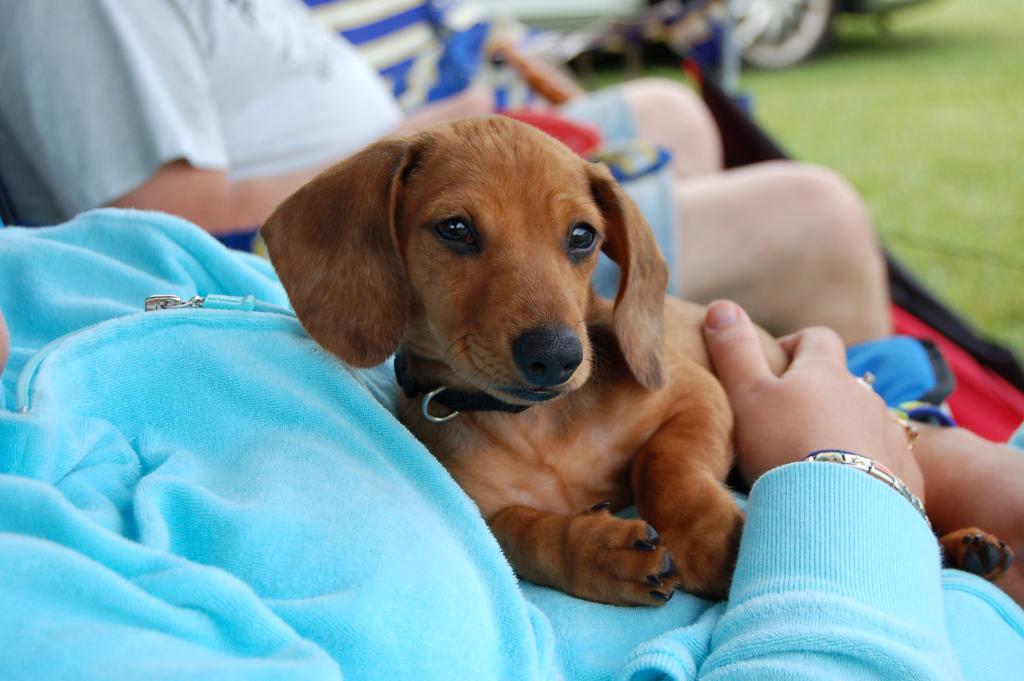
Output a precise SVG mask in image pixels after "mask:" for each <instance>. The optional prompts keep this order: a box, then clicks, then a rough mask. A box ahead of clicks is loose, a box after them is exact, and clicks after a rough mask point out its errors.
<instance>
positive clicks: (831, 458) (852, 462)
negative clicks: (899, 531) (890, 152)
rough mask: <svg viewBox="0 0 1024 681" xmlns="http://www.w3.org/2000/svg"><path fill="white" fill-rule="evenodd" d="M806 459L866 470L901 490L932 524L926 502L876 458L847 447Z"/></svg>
mask: <svg viewBox="0 0 1024 681" xmlns="http://www.w3.org/2000/svg"><path fill="white" fill-rule="evenodd" d="M803 460H804V461H823V462H825V463H838V464H842V465H844V466H851V467H853V468H856V469H857V470H859V471H864V472H865V473H867V474H868V475H870V476H871V477H873V478H875V479H876V480H881V481H882V482H884V483H885V484H886V485H888V486H889V487H892V488H893V489H894V490H896V491H897V492H899V494H900V496H902V497H903V498H904V499H906V500H907V501H909V502H910V505H911V506H913V507H914V508H915V509H916V510H917V512H918V513H920V514H921V517H922V518H924V521H925V522H926V523H928V527H929V528H930V527H931V526H932V524H931V521H929V520H928V514H927V513H925V511H924V504H923V503H921V500H920V499H918V498H917V496H916V495H915V494H914V493H913V492H911V491H910V488H909V487H907V485H906V483H904V482H903V481H902V480H900V479H899V478H898V477H896V475H895V474H894V473H893V472H892V471H890V470H889V469H888V468H886V467H885V466H883V465H882V464H880V463H878V462H877V461H875V460H874V459H869V458H868V457H866V456H861V455H860V454H854V453H853V452H848V451H846V450H845V449H819V450H817V451H814V452H811V453H810V454H808V455H807V456H805V457H804V459H803Z"/></svg>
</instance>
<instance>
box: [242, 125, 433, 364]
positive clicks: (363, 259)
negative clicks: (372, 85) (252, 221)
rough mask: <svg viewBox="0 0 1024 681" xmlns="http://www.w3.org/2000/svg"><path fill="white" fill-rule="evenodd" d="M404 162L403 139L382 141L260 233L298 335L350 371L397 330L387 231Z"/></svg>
mask: <svg viewBox="0 0 1024 681" xmlns="http://www.w3.org/2000/svg"><path fill="white" fill-rule="evenodd" d="M413 156H414V154H413V151H412V143H411V142H410V141H409V140H408V139H406V138H403V137H390V138H385V139H383V140H381V141H379V142H377V143H376V144H373V145H371V146H369V147H367V148H366V149H364V150H362V151H360V152H358V153H356V154H355V155H353V156H350V157H348V158H347V159H345V160H344V161H341V162H340V163H338V164H337V165H334V166H332V167H330V168H328V169H327V170H325V171H324V172H322V173H320V174H319V175H318V176H316V177H315V178H313V180H311V181H310V182H309V183H307V184H306V185H305V186H303V187H302V188H300V189H299V190H298V191H297V192H295V193H294V194H292V195H291V196H290V197H289V198H288V199H286V200H285V202H284V203H282V204H281V205H280V206H278V207H277V209H276V210H275V211H274V213H273V215H271V216H270V218H269V219H268V220H267V222H266V223H264V225H263V227H262V228H261V229H260V233H261V234H262V236H263V239H264V240H265V241H266V243H267V250H268V251H269V253H270V258H271V261H272V262H273V264H274V268H275V269H276V270H277V274H278V276H279V277H280V278H281V283H282V284H283V285H284V288H285V290H286V291H287V292H288V298H289V300H290V301H291V303H292V307H293V308H295V314H296V315H297V316H298V318H299V320H300V321H301V322H302V325H303V326H304V327H305V328H306V331H308V332H309V335H310V336H312V338H313V339H314V340H315V341H317V342H318V343H319V344H320V345H322V346H323V347H325V348H326V349H327V350H329V351H330V352H332V353H333V354H335V355H337V356H338V357H340V358H341V359H342V360H344V361H346V362H348V363H349V364H352V365H354V366H357V367H370V366H374V365H376V364H379V363H380V362H382V361H384V360H385V359H387V357H388V356H389V355H391V353H393V352H394V351H395V348H397V347H398V343H399V341H400V340H401V337H402V333H403V331H404V330H405V324H406V319H407V315H408V309H407V308H408V305H409V286H408V282H407V280H406V276H405V269H404V267H403V266H402V259H401V256H400V254H399V249H398V234H397V227H396V224H395V221H396V208H397V203H398V197H399V193H400V191H401V184H402V178H403V176H404V174H405V173H406V170H407V169H408V168H409V167H410V165H411V164H412V163H413V162H414V161H413Z"/></svg>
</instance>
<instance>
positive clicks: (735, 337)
mask: <svg viewBox="0 0 1024 681" xmlns="http://www.w3.org/2000/svg"><path fill="white" fill-rule="evenodd" d="M704 341H705V343H706V344H707V348H708V354H709V355H710V356H711V363H712V364H713V365H714V367H715V373H716V374H717V375H718V380H719V381H721V383H722V385H723V386H724V387H725V391H726V392H727V393H729V394H730V395H733V394H735V393H736V391H741V390H743V388H744V387H745V386H748V385H750V384H751V383H754V382H758V381H762V380H765V379H771V378H774V374H773V373H772V371H771V369H770V368H769V367H768V360H767V359H766V358H765V356H764V350H762V349H761V343H760V341H759V339H758V337H757V331H756V329H755V328H754V324H753V322H751V321H750V317H748V316H747V313H746V312H744V311H743V308H741V307H740V306H739V305H737V304H736V303H734V302H732V301H728V300H716V301H714V302H713V303H711V304H710V305H708V309H707V312H706V313H705V315H704Z"/></svg>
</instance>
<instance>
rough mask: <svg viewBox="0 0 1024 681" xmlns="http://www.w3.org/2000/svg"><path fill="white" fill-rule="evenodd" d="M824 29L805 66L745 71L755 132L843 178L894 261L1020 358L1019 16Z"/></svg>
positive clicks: (948, 3) (1003, 6) (863, 21)
mask: <svg viewBox="0 0 1024 681" xmlns="http://www.w3.org/2000/svg"><path fill="white" fill-rule="evenodd" d="M837 28H838V31H837V35H836V40H835V41H834V43H833V45H832V47H831V49H829V50H828V51H827V52H826V53H825V54H823V55H821V56H820V57H819V58H817V59H815V60H812V61H810V62H808V63H805V64H802V65H800V66H799V67H796V68H793V69H789V70H785V71H760V72H759V71H753V70H745V71H744V73H743V77H742V80H741V87H742V89H743V90H745V91H747V92H749V93H751V94H753V97H754V102H755V114H756V117H757V119H758V120H759V121H760V122H761V124H762V125H763V126H764V127H765V128H766V129H768V130H769V131H770V132H771V133H772V135H773V136H774V137H775V138H776V139H777V140H778V141H779V142H780V143H781V144H782V145H783V147H784V148H785V149H786V150H787V151H788V152H789V153H790V154H791V155H792V156H794V157H795V158H799V159H804V160H808V161H814V162H817V163H822V164H824V165H827V166H830V167H832V168H835V169H836V170H838V171H840V172H841V173H842V174H843V175H845V176H846V177H847V178H848V179H849V180H850V181H851V182H852V183H853V185H854V186H855V187H856V188H857V189H858V190H859V191H860V192H861V194H862V195H863V196H864V197H865V199H866V200H867V203H868V205H869V206H870V208H871V211H872V215H873V217H874V220H875V224H876V225H877V227H878V230H879V233H880V234H881V237H882V240H883V242H884V243H885V244H886V245H887V246H888V247H889V248H890V249H891V250H892V251H893V252H894V253H895V254H896V255H897V257H898V258H899V259H900V260H902V261H903V262H905V263H906V264H907V265H908V266H909V267H910V268H911V269H912V270H913V271H914V272H915V273H916V274H917V275H918V276H919V278H920V279H922V280H923V281H924V282H925V283H926V284H927V285H928V286H929V287H930V288H931V289H932V290H934V291H936V292H937V293H938V294H939V295H940V296H941V297H942V298H943V299H945V300H946V301H947V302H948V303H950V304H951V306H952V307H953V308H954V310H956V311H957V312H959V313H960V314H961V315H962V316H964V317H966V318H967V319H968V320H969V321H971V322H972V323H973V324H974V325H975V326H976V327H977V328H978V329H980V330H981V332H982V333H983V334H984V335H988V336H991V337H994V338H997V339H999V340H1002V341H1003V342H1007V343H1009V344H1010V345H1011V346H1013V347H1014V348H1015V349H1016V350H1017V351H1018V352H1022V351H1024V2H1021V1H1020V0H985V1H984V2H978V1H977V0H937V1H936V2H933V3H929V4H925V5H923V6H921V7H916V8H911V9H907V10H904V11H902V12H897V13H895V14H894V15H892V17H891V21H890V23H889V26H888V31H880V30H879V29H878V26H877V25H876V24H875V22H874V21H872V20H870V19H867V18H864V17H853V16H844V17H840V19H839V21H838V24H837ZM653 71H656V72H657V73H658V75H667V74H670V73H674V70H671V69H665V70H664V71H663V70H662V69H653Z"/></svg>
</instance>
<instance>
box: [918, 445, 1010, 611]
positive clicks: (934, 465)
mask: <svg viewBox="0 0 1024 681" xmlns="http://www.w3.org/2000/svg"><path fill="white" fill-rule="evenodd" d="M920 430H921V436H920V438H919V439H918V442H917V445H916V446H915V448H914V453H915V455H916V456H917V460H918V463H919V464H920V465H921V472H922V473H923V474H924V480H925V483H924V484H925V492H926V495H927V496H926V505H927V508H928V516H929V517H930V518H931V520H932V523H933V525H934V526H935V529H936V531H937V532H938V533H939V534H940V535H941V534H945V533H947V532H952V531H954V530H957V529H960V528H963V527H971V526H974V527H978V528H980V529H982V530H984V531H985V532H989V533H991V534H994V535H995V536H997V537H999V538H1000V539H1002V540H1003V541H1005V542H1006V543H1007V544H1009V545H1010V548H1011V549H1013V551H1014V553H1015V554H1016V556H1017V561H1016V562H1015V563H1014V565H1013V566H1012V567H1011V568H1010V570H1008V571H1007V572H1006V574H1004V575H1003V576H1002V577H1000V578H998V579H996V580H995V584H996V585H997V586H999V587H1000V588H1002V589H1003V590H1004V591H1006V592H1007V593H1008V594H1009V595H1010V596H1011V597H1012V598H1013V599H1014V600H1016V601H1017V603H1018V604H1020V605H1021V606H1022V607H1024V570H1022V563H1024V452H1021V451H1018V450H1016V449H1013V448H1012V447H1009V446H1006V445H1001V444H997V443H995V442H990V441H989V440H986V439H984V438H982V437H979V436H977V435H975V434H974V433H972V432H970V431H969V430H966V429H963V428H932V427H926V426H923V427H921V428H920Z"/></svg>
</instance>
